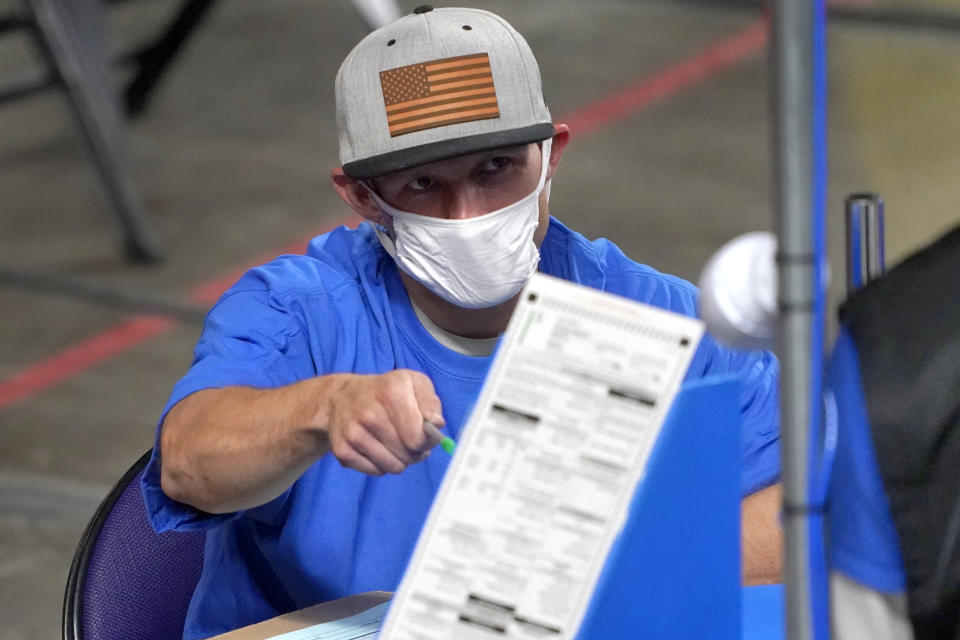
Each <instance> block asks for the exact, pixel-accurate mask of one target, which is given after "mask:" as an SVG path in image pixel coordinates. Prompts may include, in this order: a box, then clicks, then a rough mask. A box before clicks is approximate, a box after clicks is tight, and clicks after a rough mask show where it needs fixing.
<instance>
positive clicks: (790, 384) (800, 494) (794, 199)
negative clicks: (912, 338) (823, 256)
mask: <svg viewBox="0 0 960 640" xmlns="http://www.w3.org/2000/svg"><path fill="white" fill-rule="evenodd" d="M814 5H815V3H814V2H812V1H810V0H775V2H774V7H773V15H772V18H773V25H772V27H773V32H772V36H773V37H772V39H771V45H772V59H773V63H774V64H773V67H772V69H773V78H772V86H773V88H774V109H773V116H774V144H775V153H774V162H775V167H776V172H775V206H776V229H777V236H778V255H777V262H778V268H779V278H778V282H779V310H780V314H779V327H778V328H779V331H778V345H777V351H778V354H777V355H778V356H779V358H780V362H781V377H780V392H781V393H780V403H781V408H780V428H781V468H782V482H783V521H784V541H785V555H784V571H785V580H784V582H785V586H786V599H787V602H786V605H787V606H786V612H787V616H786V617H787V620H786V623H787V624H786V629H787V637H788V638H790V640H812V639H813V638H814V637H815V634H814V620H813V613H812V610H813V609H812V608H813V599H812V595H811V578H812V576H811V575H810V574H811V571H810V563H809V559H810V546H811V538H810V528H809V527H808V526H807V525H808V520H807V515H808V513H809V506H808V487H809V469H808V460H809V449H810V433H809V428H810V425H811V424H812V418H813V417H814V416H813V415H812V411H811V406H812V404H811V402H810V399H811V394H813V393H814V392H816V393H817V396H818V397H819V393H820V389H819V388H817V389H814V388H813V385H814V383H815V381H818V380H819V375H815V372H814V368H813V366H812V363H811V361H812V360H814V358H812V355H813V352H814V350H815V348H817V347H816V345H818V344H819V340H817V334H816V331H817V328H816V327H815V317H816V314H815V298H814V296H815V291H814V282H815V278H816V275H817V272H818V267H817V265H816V263H815V260H817V259H818V256H816V255H815V253H816V250H815V245H814V233H813V229H814V226H813V225H814V219H813V214H814V206H815V203H814V193H813V192H814V178H815V166H814V162H815V159H814V148H813V144H814V142H813V141H814V135H815V131H814V87H813V77H814V76H813V74H814V53H815V52H814V19H815V13H814V12H815V6H814ZM819 355H820V354H817V357H818V358H819ZM816 361H818V360H816Z"/></svg>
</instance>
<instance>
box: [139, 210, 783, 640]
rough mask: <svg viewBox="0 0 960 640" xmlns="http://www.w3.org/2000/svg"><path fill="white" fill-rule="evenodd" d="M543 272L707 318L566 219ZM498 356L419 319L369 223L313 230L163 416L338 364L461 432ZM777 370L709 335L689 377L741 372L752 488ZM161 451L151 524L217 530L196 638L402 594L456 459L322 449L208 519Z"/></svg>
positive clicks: (255, 286)
mask: <svg viewBox="0 0 960 640" xmlns="http://www.w3.org/2000/svg"><path fill="white" fill-rule="evenodd" d="M540 271H542V272H544V273H547V274H550V275H554V276H558V277H561V278H564V279H566V280H571V281H573V282H578V283H581V284H584V285H587V286H591V287H595V288H597V289H603V290H605V291H609V292H612V293H616V294H619V295H622V296H626V297H628V298H632V299H634V300H639V301H641V302H645V303H647V304H651V305H656V306H658V307H662V308H665V309H670V310H672V311H676V312H679V313H683V314H686V315H691V316H692V315H694V314H695V313H696V300H697V291H696V288H695V287H694V286H692V285H691V284H689V283H687V282H684V281H683V280H680V279H678V278H674V277H671V276H667V275H663V274H660V273H658V272H656V271H654V270H653V269H650V268H649V267H646V266H643V265H640V264H637V263H636V262H633V261H632V260H630V259H628V258H627V257H626V256H625V255H624V254H623V253H622V252H621V251H620V250H619V249H618V248H617V247H616V246H614V245H613V244H612V243H611V242H609V241H607V240H603V239H601V240H596V241H593V242H590V241H588V240H587V239H585V238H584V237H583V236H581V235H579V234H577V233H575V232H573V231H571V230H569V229H567V228H566V227H565V226H563V225H562V224H561V223H559V222H558V221H557V220H555V219H551V221H550V226H549V229H548V231H547V234H546V238H545V239H544V242H543V245H542V246H541V260H540ZM491 360H492V358H491V357H474V356H466V355H462V354H459V353H456V352H454V351H451V350H449V349H447V348H446V347H444V346H443V345H441V344H440V343H439V342H437V341H436V340H435V339H434V338H433V336H431V335H430V333H429V332H428V331H427V330H426V329H425V328H424V327H423V326H422V325H421V323H420V322H419V320H418V319H417V317H416V315H415V313H414V311H413V309H412V307H411V305H410V301H409V298H408V297H407V293H406V290H405V289H404V287H403V284H402V282H401V280H400V277H399V275H398V273H397V269H396V266H395V264H394V262H393V260H392V259H391V258H390V257H389V256H387V254H386V253H385V252H384V251H383V249H382V248H381V246H380V243H379V241H378V240H377V238H376V236H375V234H374V233H373V231H372V229H371V228H370V227H369V226H368V225H361V226H360V228H358V229H355V230H351V229H347V228H339V229H336V230H334V231H332V232H330V233H327V234H324V235H322V236H319V237H317V238H315V239H314V240H313V241H312V242H311V243H310V246H309V247H308V249H307V253H306V255H304V256H282V257H280V258H277V259H276V260H274V261H273V262H271V263H269V264H266V265H264V266H261V267H258V268H255V269H252V270H251V271H249V272H247V273H246V274H245V275H244V276H243V277H242V278H241V279H240V281H239V282H237V284H235V285H234V286H233V287H232V288H231V289H230V290H229V291H227V292H226V293H225V294H224V295H223V297H222V298H221V299H220V301H219V302H217V304H216V305H215V306H214V307H213V309H212V310H211V311H210V313H209V315H208V316H207V319H206V322H205V325H204V329H203V334H202V336H201V337H200V341H199V343H198V344H197V347H196V351H195V355H194V360H193V365H192V367H191V368H190V370H189V372H188V373H187V374H186V376H184V377H183V379H181V380H180V381H179V382H178V383H177V385H176V386H175V387H174V390H173V394H172V396H171V398H170V400H169V402H168V403H167V407H166V409H165V410H164V414H163V415H164V416H165V415H166V412H167V411H169V409H170V407H172V406H173V405H174V404H176V403H177V402H179V401H180V400H181V399H183V398H184V397H186V396H187V395H189V394H191V393H194V392H196V391H199V390H201V389H205V388H211V387H225V386H231V385H245V386H251V387H258V388H267V387H278V386H282V385H287V384H291V383H294V382H297V381H299V380H304V379H306V378H310V377H313V376H317V375H324V374H329V373H342V372H351V373H370V374H372V373H385V372H387V371H392V370H394V369H398V368H406V369H414V370H417V371H421V372H423V373H425V374H426V375H427V376H429V377H430V379H431V380H432V381H433V384H434V387H435V389H436V391H437V395H438V396H439V398H440V400H441V402H442V405H443V413H444V418H445V419H446V424H447V429H448V431H449V432H450V434H451V435H452V436H453V437H454V438H456V437H457V436H458V435H459V432H460V429H461V427H462V425H463V423H464V421H465V419H466V418H467V416H468V413H469V410H470V407H471V406H472V404H473V402H474V400H475V399H476V397H477V395H478V393H479V390H480V387H481V385H482V383H483V380H484V376H485V375H486V373H487V370H488V368H489V366H490V364H491ZM777 371H778V365H777V361H776V359H775V358H774V357H773V356H772V355H771V354H769V353H767V352H735V351H731V350H729V349H725V348H723V347H720V346H718V345H717V344H716V343H715V342H714V341H713V340H712V339H710V338H709V337H705V338H704V339H703V342H702V343H701V345H700V348H699V349H698V351H697V353H696V355H695V356H694V359H693V363H692V364H691V366H690V370H689V373H688V377H694V378H695V377H701V376H704V375H707V374H711V375H713V374H715V375H734V376H737V377H739V378H740V379H741V380H742V382H743V386H742V396H741V408H742V414H743V433H742V463H743V475H742V481H741V487H742V490H743V492H744V494H747V493H752V492H754V491H756V490H758V489H760V488H763V487H765V486H767V485H770V484H772V483H774V482H775V481H776V479H777V477H778V473H779V441H778V416H777ZM162 420H163V418H161V423H162ZM158 437H159V431H158ZM158 451H159V447H154V457H153V459H152V460H151V461H150V464H149V465H148V467H147V469H146V472H145V474H144V478H143V484H142V487H143V493H144V497H145V500H146V504H147V512H148V513H149V515H150V518H151V521H152V523H153V525H154V527H155V528H156V529H157V530H161V531H162V530H168V529H181V530H187V529H197V528H202V529H205V530H206V531H207V543H206V551H205V555H204V566H203V573H202V576H201V578H200V583H199V585H198V586H197V590H196V592H195V593H194V597H193V600H192V602H191V605H190V610H189V613H188V618H187V624H186V629H185V631H184V637H185V638H189V639H193V638H205V637H209V636H211V635H215V634H218V633H222V632H225V631H228V630H230V629H234V628H237V627H240V626H244V625H247V624H252V623H254V622H257V621H260V620H263V619H266V618H269V617H273V616H276V615H278V614H281V613H284V612H287V611H291V610H294V609H298V608H302V607H305V606H309V605H312V604H316V603H317V602H322V601H326V600H332V599H335V598H339V597H342V596H346V595H350V594H354V593H359V592H364V591H371V590H376V589H382V590H387V591H392V590H395V589H396V587H397V585H398V584H399V582H400V579H401V577H402V575H403V571H404V568H405V567H406V564H407V561H408V558H409V556H410V554H411V553H412V551H413V547H414V545H415V543H416V540H417V536H418V535H419V532H420V528H421V526H422V524H423V522H424V520H425V518H426V516H427V512H428V510H429V508H430V504H431V502H432V501H433V497H434V495H435V493H436V491H437V489H438V488H439V486H440V482H441V480H442V478H443V475H444V472H445V471H446V469H447V466H448V464H449V457H448V456H444V455H431V456H430V457H428V458H427V459H426V461H424V462H422V463H420V464H417V465H413V466H412V467H410V468H408V469H407V470H406V471H404V472H403V473H402V474H399V475H386V476H382V477H372V476H367V475H364V474H362V473H360V472H358V471H353V470H350V469H344V468H343V467H341V466H340V465H339V463H338V462H337V461H336V459H334V458H333V457H332V456H330V455H327V456H324V457H323V458H321V459H320V460H318V461H317V462H316V463H314V464H313V466H311V467H310V468H309V469H308V470H307V471H306V472H305V473H304V474H303V476H301V478H300V479H299V480H297V482H296V483H294V485H293V486H292V487H290V488H289V489H288V490H287V491H286V492H285V493H284V494H282V495H281V496H280V497H278V498H277V499H275V500H273V501H271V502H269V503H267V504H265V505H262V506H260V507H257V508H255V509H250V510H247V511H245V512H242V513H235V514H229V515H217V516H213V515H210V514H204V513H201V512H198V511H197V510H195V509H193V508H191V507H189V506H187V505H184V504H181V503H177V502H174V501H172V500H170V499H169V498H167V497H166V495H164V493H163V492H162V490H161V489H160V461H159V458H158V457H157V456H158V453H157V452H158Z"/></svg>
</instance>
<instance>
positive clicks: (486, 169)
mask: <svg viewBox="0 0 960 640" xmlns="http://www.w3.org/2000/svg"><path fill="white" fill-rule="evenodd" d="M509 165H510V158H507V157H503V156H499V157H496V158H490V159H489V160H487V161H486V162H484V163H483V164H482V165H480V173H483V174H488V175H489V174H492V173H499V172H500V171H503V170H504V169H506V168H507V167H508V166H509Z"/></svg>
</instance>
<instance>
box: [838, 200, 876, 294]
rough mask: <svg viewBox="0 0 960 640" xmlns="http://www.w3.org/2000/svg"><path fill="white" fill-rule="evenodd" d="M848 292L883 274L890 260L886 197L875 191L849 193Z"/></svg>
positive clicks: (847, 206) (847, 204) (847, 203)
mask: <svg viewBox="0 0 960 640" xmlns="http://www.w3.org/2000/svg"><path fill="white" fill-rule="evenodd" d="M846 208H847V293H848V294H850V293H853V292H854V291H856V290H857V289H859V288H860V287H862V286H863V285H865V284H867V283H868V282H870V281H871V280H876V279H877V278H879V277H880V276H881V275H882V274H883V272H884V270H885V269H886V264H885V260H884V238H883V198H881V197H880V196H879V195H878V194H875V193H854V194H851V195H850V196H847V202H846Z"/></svg>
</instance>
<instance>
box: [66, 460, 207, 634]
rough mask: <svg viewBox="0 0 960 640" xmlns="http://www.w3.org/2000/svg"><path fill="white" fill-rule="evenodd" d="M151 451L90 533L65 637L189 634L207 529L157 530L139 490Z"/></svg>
mask: <svg viewBox="0 0 960 640" xmlns="http://www.w3.org/2000/svg"><path fill="white" fill-rule="evenodd" d="M150 453H151V452H150V451H148V452H147V453H146V454H144V455H143V456H142V457H141V458H140V459H139V460H137V462H136V463H134V465H133V466H132V467H130V469H129V470H128V471H127V472H126V473H125V474H124V475H123V477H122V478H121V479H120V480H119V481H118V482H117V484H116V486H114V488H113V489H112V490H111V491H110V493H109V494H108V495H107V497H106V498H105V499H104V500H103V502H102V503H101V504H100V506H99V508H98V509H97V511H96V513H95V514H94V516H93V519H92V520H91V521H90V523H89V524H88V525H87V528H86V530H85V531H84V532H83V536H82V537H81V539H80V543H79V545H78V546H77V551H76V554H75V555H74V558H73V563H72V565H71V566H70V574H69V576H68V578H67V589H66V594H65V596H64V603H63V638H64V640H166V639H168V638H169V639H171V640H174V639H179V638H180V637H181V636H182V634H183V624H184V621H185V620H186V615H187V607H188V605H189V604H190V598H191V596H192V595H193V590H194V588H195V587H196V585H197V581H198V580H199V579H200V569H201V565H202V562H203V545H204V534H203V533H202V532H187V533H180V532H165V533H161V534H157V533H155V532H154V530H153V528H152V527H151V526H150V522H149V520H148V519H147V513H146V508H145V506H144V502H143V497H142V495H141V493H140V476H141V475H142V474H143V470H144V467H146V465H147V462H148V461H149V460H150Z"/></svg>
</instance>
